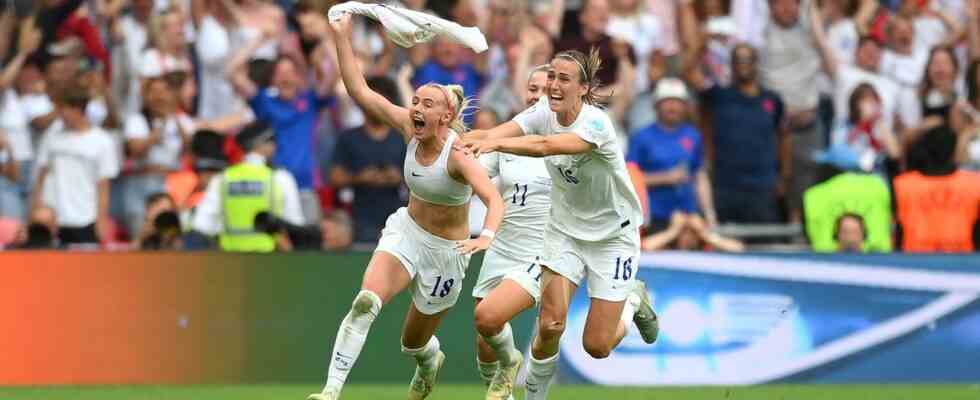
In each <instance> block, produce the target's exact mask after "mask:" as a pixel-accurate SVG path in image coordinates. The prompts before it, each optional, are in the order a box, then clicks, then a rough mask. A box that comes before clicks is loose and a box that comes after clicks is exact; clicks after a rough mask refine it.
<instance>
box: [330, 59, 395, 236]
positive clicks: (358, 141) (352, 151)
mask: <svg viewBox="0 0 980 400" xmlns="http://www.w3.org/2000/svg"><path fill="white" fill-rule="evenodd" d="M367 82H368V87H370V88H371V90H374V91H375V92H377V93H380V94H381V95H382V96H384V97H385V98H387V99H388V101H390V102H392V104H401V101H399V98H398V91H397V90H398V89H397V88H396V87H395V84H394V83H393V82H392V81H391V80H389V79H387V78H370V79H368V81H367ZM405 151H406V145H405V140H404V138H402V135H400V134H399V133H398V132H396V131H394V130H393V129H391V128H390V127H388V125H386V124H385V123H384V121H378V120H375V119H373V118H371V117H370V116H369V115H367V116H366V120H365V122H364V126H362V127H360V128H355V129H352V130H350V131H347V132H344V133H342V134H341V135H340V138H339V139H338V141H337V147H336V149H335V150H334V167H333V170H332V171H330V181H331V182H332V183H333V185H334V186H335V187H336V188H338V189H347V190H352V191H353V201H352V202H351V214H352V217H353V219H354V241H355V242H358V243H374V242H376V241H377V240H378V238H379V237H380V235H381V229H382V228H384V224H385V220H386V219H387V218H388V215H390V214H391V213H392V212H394V211H395V210H397V209H398V207H401V206H402V205H403V204H404V203H405V200H406V199H405V198H403V196H402V192H403V191H402V164H403V162H404V160H405Z"/></svg>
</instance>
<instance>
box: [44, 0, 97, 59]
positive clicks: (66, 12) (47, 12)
mask: <svg viewBox="0 0 980 400" xmlns="http://www.w3.org/2000/svg"><path fill="white" fill-rule="evenodd" d="M84 2H85V1H84V0H41V1H38V2H37V4H36V7H37V9H36V16H35V17H34V21H35V24H36V25H37V27H38V29H40V30H41V46H42V56H43V58H44V59H45V61H46V60H47V56H48V55H49V54H48V53H49V50H48V49H49V47H47V46H48V45H50V44H53V43H55V42H56V41H58V30H59V29H60V28H61V27H62V25H63V24H64V22H65V21H66V20H68V18H69V17H71V15H72V14H74V13H75V11H76V10H78V8H79V7H81V6H82V4H83V3H84Z"/></svg>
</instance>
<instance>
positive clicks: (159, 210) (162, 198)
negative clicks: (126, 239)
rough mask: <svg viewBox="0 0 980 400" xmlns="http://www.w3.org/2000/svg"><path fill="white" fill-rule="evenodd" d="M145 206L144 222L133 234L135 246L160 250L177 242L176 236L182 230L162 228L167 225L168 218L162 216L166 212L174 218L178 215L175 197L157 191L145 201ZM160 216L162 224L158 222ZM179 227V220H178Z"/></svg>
mask: <svg viewBox="0 0 980 400" xmlns="http://www.w3.org/2000/svg"><path fill="white" fill-rule="evenodd" d="M143 208H144V210H145V212H144V215H143V223H142V224H140V230H139V231H138V232H136V233H134V235H133V238H134V239H133V248H134V249H142V250H149V249H154V250H160V249H161V247H163V248H166V247H170V246H173V245H175V244H176V242H177V240H176V238H177V237H179V236H180V231H179V230H178V231H177V232H176V233H171V232H161V230H162V229H160V228H166V226H159V225H167V223H166V222H172V221H166V220H167V219H168V218H167V217H163V218H160V216H161V215H162V214H164V213H170V214H172V215H171V216H172V217H173V218H171V219H176V217H177V204H176V203H174V199H173V197H170V195H169V194H167V193H165V192H157V193H153V194H150V195H149V196H147V197H146V199H145V200H144V201H143ZM158 218H160V219H161V221H160V222H162V223H161V224H157V223H156V222H157V219H158ZM177 224H178V227H179V220H178V221H177Z"/></svg>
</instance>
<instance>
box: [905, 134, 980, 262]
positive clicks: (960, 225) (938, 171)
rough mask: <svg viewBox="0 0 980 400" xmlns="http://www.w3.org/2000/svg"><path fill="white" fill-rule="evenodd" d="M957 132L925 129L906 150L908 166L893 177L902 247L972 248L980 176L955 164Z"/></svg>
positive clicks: (923, 249) (922, 249)
mask: <svg viewBox="0 0 980 400" xmlns="http://www.w3.org/2000/svg"><path fill="white" fill-rule="evenodd" d="M956 139H957V138H956V134H955V133H953V131H952V130H951V129H950V128H949V127H948V126H939V127H936V128H933V129H930V130H929V131H927V132H926V133H925V135H923V136H922V138H921V139H919V140H918V142H917V143H915V144H914V145H913V146H912V147H911V148H910V149H909V154H908V167H909V171H908V172H905V173H903V174H901V175H899V176H898V177H896V178H895V183H894V186H895V201H896V210H897V211H896V213H897V217H898V223H899V227H900V238H901V240H900V242H901V245H902V250H903V251H906V252H973V251H975V249H976V248H977V243H978V240H980V235H978V231H980V229H978V227H977V221H978V216H980V175H978V174H977V173H974V172H968V171H963V170H960V169H958V168H957V166H956V163H955V162H954V153H955V151H956Z"/></svg>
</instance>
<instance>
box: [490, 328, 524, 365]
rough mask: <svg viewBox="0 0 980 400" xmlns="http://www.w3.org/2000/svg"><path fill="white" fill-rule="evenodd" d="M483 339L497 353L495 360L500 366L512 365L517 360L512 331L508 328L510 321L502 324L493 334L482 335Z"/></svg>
mask: <svg viewBox="0 0 980 400" xmlns="http://www.w3.org/2000/svg"><path fill="white" fill-rule="evenodd" d="M483 340H484V341H486V342H487V345H489V346H490V348H491V349H493V353H494V354H496V355H497V361H500V365H501V366H505V367H507V366H512V365H514V363H516V362H517V361H518V360H517V359H516V358H517V348H516V347H515V346H514V332H513V331H512V330H511V329H510V323H506V324H504V329H503V330H501V331H500V332H499V333H497V334H496V335H493V336H484V337H483Z"/></svg>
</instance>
